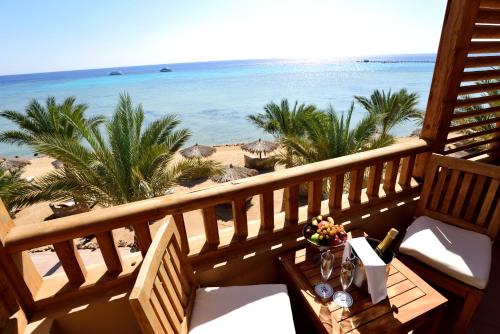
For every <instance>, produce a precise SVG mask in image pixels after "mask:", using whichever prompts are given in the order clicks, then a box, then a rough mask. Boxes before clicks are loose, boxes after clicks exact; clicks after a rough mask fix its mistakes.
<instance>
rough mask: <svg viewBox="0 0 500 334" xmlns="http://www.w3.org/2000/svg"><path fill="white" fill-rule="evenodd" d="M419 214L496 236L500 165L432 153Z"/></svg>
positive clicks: (499, 205)
mask: <svg viewBox="0 0 500 334" xmlns="http://www.w3.org/2000/svg"><path fill="white" fill-rule="evenodd" d="M416 214H417V216H422V215H426V216H429V217H431V218H435V219H438V220H440V221H443V222H446V223H449V224H453V225H456V226H459V227H462V228H465V229H468V230H472V231H476V232H479V233H483V234H487V235H489V236H490V238H491V239H495V238H496V236H497V233H498V230H499V227H500V167H499V166H494V165H489V164H485V163H480V162H473V161H468V160H462V159H457V158H451V157H445V156H442V155H438V154H432V155H431V157H430V160H429V165H428V169H427V171H426V174H425V181H424V186H423V189H422V194H421V196H420V201H419V203H418V204H417V210H416Z"/></svg>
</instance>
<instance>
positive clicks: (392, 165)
mask: <svg viewBox="0 0 500 334" xmlns="http://www.w3.org/2000/svg"><path fill="white" fill-rule="evenodd" d="M398 172H399V158H397V159H395V160H392V161H389V162H388V163H387V167H386V169H385V176H384V190H385V191H386V192H394V191H395V190H396V180H397V178H398Z"/></svg>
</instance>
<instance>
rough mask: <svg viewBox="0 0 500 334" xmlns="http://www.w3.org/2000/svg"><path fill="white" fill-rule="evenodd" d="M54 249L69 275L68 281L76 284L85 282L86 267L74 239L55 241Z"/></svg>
mask: <svg viewBox="0 0 500 334" xmlns="http://www.w3.org/2000/svg"><path fill="white" fill-rule="evenodd" d="M54 250H55V251H56V254H57V257H58V258H59V262H61V265H62V267H63V269H64V272H65V273H66V276H67V277H68V281H69V282H70V283H71V284H72V285H75V286H78V285H81V284H82V283H83V282H85V275H86V271H85V267H84V265H83V262H82V259H81V257H80V254H79V253H78V250H77V249H76V247H75V244H74V243H73V240H68V241H62V242H58V243H55V244H54Z"/></svg>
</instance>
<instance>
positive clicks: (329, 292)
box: [314, 250, 335, 299]
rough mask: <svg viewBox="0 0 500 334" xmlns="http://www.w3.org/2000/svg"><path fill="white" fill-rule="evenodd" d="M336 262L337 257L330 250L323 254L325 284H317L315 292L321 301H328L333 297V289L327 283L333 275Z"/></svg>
mask: <svg viewBox="0 0 500 334" xmlns="http://www.w3.org/2000/svg"><path fill="white" fill-rule="evenodd" d="M334 260H335V256H334V255H333V253H332V252H330V251H329V250H327V251H325V252H323V253H321V261H320V268H321V278H323V282H321V283H319V284H317V285H316V286H315V287H314V291H315V292H316V294H317V295H318V296H319V297H320V298H321V299H328V298H331V297H332V296H333V288H332V286H331V285H330V284H328V283H327V281H328V279H330V276H331V275H332V271H333V261H334Z"/></svg>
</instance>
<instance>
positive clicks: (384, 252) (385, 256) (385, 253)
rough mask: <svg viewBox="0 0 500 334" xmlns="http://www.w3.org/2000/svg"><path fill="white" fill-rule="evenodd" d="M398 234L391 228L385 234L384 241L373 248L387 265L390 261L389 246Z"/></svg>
mask: <svg viewBox="0 0 500 334" xmlns="http://www.w3.org/2000/svg"><path fill="white" fill-rule="evenodd" d="M398 233H399V232H398V230H396V229H395V228H391V229H390V230H389V232H387V235H386V236H385V238H384V240H382V241H381V242H380V243H379V244H378V245H377V247H376V248H375V252H376V253H377V255H378V256H379V257H380V258H381V259H382V261H384V262H385V263H388V262H389V261H390V260H391V259H392V253H391V252H392V251H391V245H392V242H393V241H394V239H396V237H397V235H398Z"/></svg>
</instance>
